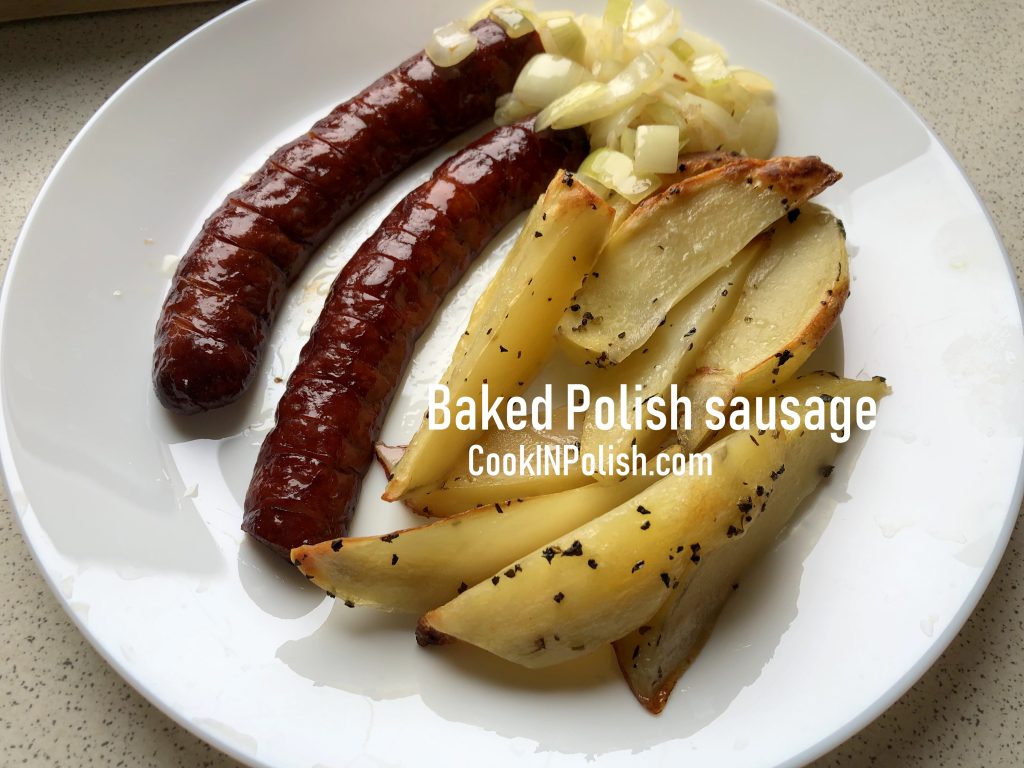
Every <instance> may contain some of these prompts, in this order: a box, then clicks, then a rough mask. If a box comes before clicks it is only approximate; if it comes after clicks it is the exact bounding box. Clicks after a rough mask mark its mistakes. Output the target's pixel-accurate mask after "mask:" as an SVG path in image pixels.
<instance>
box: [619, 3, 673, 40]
mask: <svg viewBox="0 0 1024 768" xmlns="http://www.w3.org/2000/svg"><path fill="white" fill-rule="evenodd" d="M626 31H627V33H628V34H629V35H630V36H631V37H632V38H633V40H634V41H635V42H636V43H637V44H638V45H639V46H640V47H641V48H649V47H651V46H654V45H667V44H668V43H669V42H671V41H672V39H673V38H675V37H676V35H677V33H678V31H679V12H678V11H676V10H675V9H673V8H672V7H671V6H669V5H668V4H667V3H666V2H664V0H647V2H646V3H644V4H643V5H641V6H639V7H637V8H634V9H633V12H632V13H631V14H630V16H629V23H628V25H627V27H626Z"/></svg>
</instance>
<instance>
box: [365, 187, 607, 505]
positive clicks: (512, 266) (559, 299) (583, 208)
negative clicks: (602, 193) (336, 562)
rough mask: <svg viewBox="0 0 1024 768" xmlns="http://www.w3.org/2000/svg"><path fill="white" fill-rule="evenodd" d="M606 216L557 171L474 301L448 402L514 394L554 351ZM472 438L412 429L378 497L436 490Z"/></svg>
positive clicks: (450, 374) (447, 378) (451, 370)
mask: <svg viewBox="0 0 1024 768" xmlns="http://www.w3.org/2000/svg"><path fill="white" fill-rule="evenodd" d="M613 218H614V211H613V210H612V209H611V208H610V207H609V206H608V205H607V204H606V203H605V202H604V201H603V200H601V198H599V197H598V196H597V195H595V194H594V193H593V192H591V191H590V190H589V189H588V188H587V187H586V186H584V185H583V184H575V183H573V177H572V175H571V174H568V173H559V174H558V175H557V176H556V177H555V179H554V180H553V181H552V182H551V184H550V185H549V186H548V189H547V191H546V192H545V193H544V195H543V197H542V198H541V199H540V201H539V202H538V203H537V205H536V206H534V208H533V210H532V211H531V212H530V215H529V217H528V218H527V221H526V225H525V226H524V228H523V231H522V233H521V234H520V236H519V239H518V240H517V241H516V243H515V245H514V246H513V248H512V250H511V252H510V253H509V255H508V256H507V257H506V259H505V261H504V262H503V263H502V265H501V267H500V269H499V270H498V272H497V274H496V275H495V277H494V279H493V280H492V281H491V283H490V285H489V286H488V288H487V289H486V291H485V292H484V295H483V296H482V297H481V298H480V300H479V301H478V302H477V304H476V306H475V308H474V311H473V315H472V317H471V318H470V322H469V327H468V329H467V330H466V332H465V334H464V335H463V336H462V338H461V339H460V341H459V344H458V345H457V347H456V349H455V353H454V356H453V358H452V363H451V365H450V366H449V367H448V370H447V372H446V373H445V375H444V378H443V379H442V381H443V382H444V383H445V384H447V385H448V387H449V391H450V394H451V402H452V403H455V402H457V401H458V399H459V398H460V397H468V398H472V399H473V400H474V401H476V403H477V404H478V405H479V403H480V400H481V388H482V385H483V384H484V383H485V382H486V384H487V386H488V389H489V393H490V398H491V399H492V400H494V399H495V398H497V397H498V396H506V397H507V396H511V395H515V394H521V393H522V392H523V391H525V389H526V386H527V385H528V384H529V383H530V381H531V380H532V379H533V377H534V376H536V374H537V372H538V371H539V370H540V369H541V367H542V366H543V365H544V363H545V362H546V361H547V359H548V357H549V356H550V354H551V352H552V350H553V349H554V344H555V341H554V333H553V331H554V327H555V324H556V323H557V321H558V317H559V316H560V315H561V313H562V310H563V309H564V308H565V307H566V306H567V305H568V303H569V299H570V297H571V295H572V293H573V291H575V290H576V288H577V287H578V286H579V285H580V283H581V282H582V280H583V276H584V275H585V274H588V273H589V272H590V270H591V267H592V266H593V263H594V260H595V259H596V257H597V253H598V251H599V250H600V249H601V246H602V244H603V243H604V240H605V237H606V235H607V233H608V231H609V228H610V227H611V224H612V220H613ZM477 435H479V432H474V431H469V430H460V429H456V428H455V427H454V426H452V427H451V428H449V429H444V430H441V429H438V430H431V429H428V428H427V425H426V423H425V422H424V424H423V425H421V427H420V428H419V430H418V431H417V432H416V435H415V436H414V437H413V439H412V441H411V442H410V443H409V449H408V450H407V451H406V453H405V455H404V456H403V457H402V460H401V461H400V462H399V463H398V466H397V467H396V468H395V475H394V477H393V478H392V479H391V482H390V483H389V484H388V486H387V489H386V490H385V494H384V497H385V498H386V499H388V500H396V499H399V498H401V497H402V496H404V495H406V494H408V493H409V492H410V491H412V490H415V489H419V488H429V487H432V486H436V485H437V484H438V483H440V482H441V480H443V479H444V477H445V476H446V474H447V472H448V470H449V469H450V468H451V467H452V466H454V465H455V464H456V462H458V461H459V460H460V459H461V458H462V457H463V455H464V454H465V451H466V449H467V447H468V446H469V445H470V444H471V443H472V442H473V440H474V439H475V438H476V436H477Z"/></svg>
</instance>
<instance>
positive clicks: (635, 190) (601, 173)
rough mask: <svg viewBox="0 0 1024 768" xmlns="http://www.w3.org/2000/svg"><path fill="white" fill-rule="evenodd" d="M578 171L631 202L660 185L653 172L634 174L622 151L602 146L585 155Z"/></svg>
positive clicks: (631, 165)
mask: <svg viewBox="0 0 1024 768" xmlns="http://www.w3.org/2000/svg"><path fill="white" fill-rule="evenodd" d="M580 173H581V174H583V175H584V176H587V177H589V178H591V179H595V180H597V181H598V182H599V183H601V184H602V185H604V186H606V187H608V188H609V189H611V190H614V191H615V192H618V193H619V194H620V195H622V196H623V197H624V198H626V199H627V200H629V202H631V203H638V202H640V201H641V200H643V199H644V198H645V197H647V196H648V195H649V194H651V192H653V191H654V190H656V189H657V188H658V187H659V186H660V185H661V179H660V178H658V177H657V176H656V175H654V174H636V173H635V172H634V169H633V161H632V160H631V159H630V158H629V157H628V156H627V155H624V154H623V153H622V152H616V151H615V150H613V149H608V148H606V147H603V148H601V149H597V150H595V151H593V152H591V153H590V154H589V155H587V157H586V159H584V161H583V163H582V164H581V165H580Z"/></svg>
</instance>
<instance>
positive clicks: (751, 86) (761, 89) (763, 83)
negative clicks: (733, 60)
mask: <svg viewBox="0 0 1024 768" xmlns="http://www.w3.org/2000/svg"><path fill="white" fill-rule="evenodd" d="M729 69H730V71H731V72H732V79H733V82H735V83H736V84H737V85H738V86H740V87H741V88H743V89H744V90H745V91H747V92H748V93H752V94H754V95H757V96H766V95H768V94H770V93H774V92H775V84H774V83H773V82H772V81H771V80H769V79H768V78H767V77H765V76H764V75H762V74H760V73H759V72H753V71H751V70H749V69H743V68H742V67H730V68H729Z"/></svg>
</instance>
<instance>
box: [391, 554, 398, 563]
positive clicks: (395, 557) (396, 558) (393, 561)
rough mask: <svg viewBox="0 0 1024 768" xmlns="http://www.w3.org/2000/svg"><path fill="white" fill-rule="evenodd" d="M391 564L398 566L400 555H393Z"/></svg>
mask: <svg viewBox="0 0 1024 768" xmlns="http://www.w3.org/2000/svg"><path fill="white" fill-rule="evenodd" d="M391 564H392V565H397V564H398V555H391Z"/></svg>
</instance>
